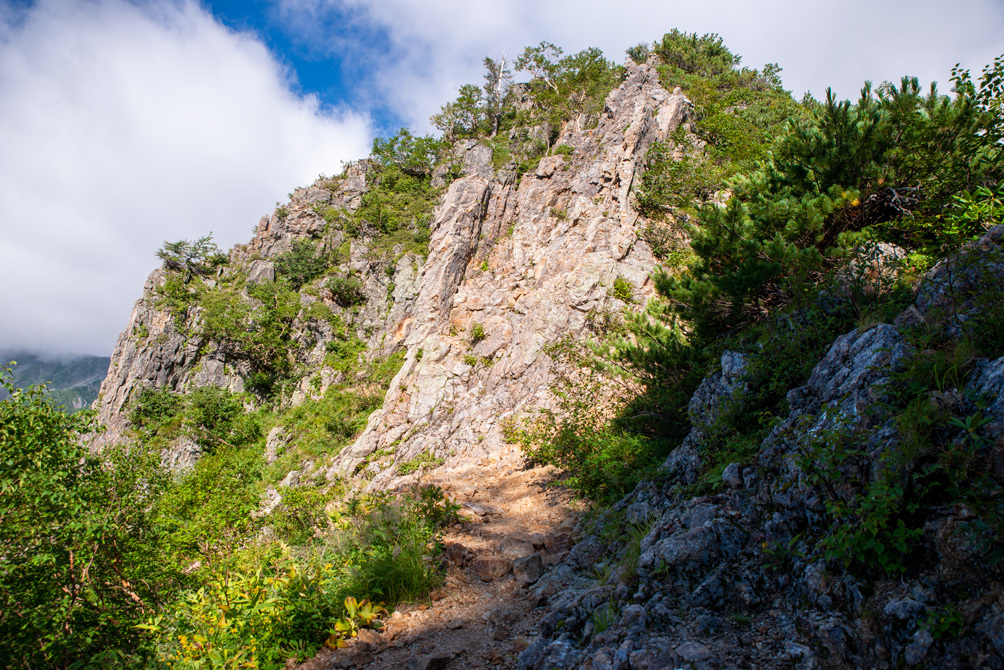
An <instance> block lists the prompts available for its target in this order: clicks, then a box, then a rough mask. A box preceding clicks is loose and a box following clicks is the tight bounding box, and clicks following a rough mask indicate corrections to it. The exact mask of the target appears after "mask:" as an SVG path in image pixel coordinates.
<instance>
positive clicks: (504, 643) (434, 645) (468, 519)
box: [298, 468, 581, 670]
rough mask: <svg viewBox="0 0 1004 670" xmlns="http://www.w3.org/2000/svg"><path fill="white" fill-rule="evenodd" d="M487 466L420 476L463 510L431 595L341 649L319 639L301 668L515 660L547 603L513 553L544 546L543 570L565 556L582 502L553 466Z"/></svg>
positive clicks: (490, 664)
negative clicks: (497, 469)
mask: <svg viewBox="0 0 1004 670" xmlns="http://www.w3.org/2000/svg"><path fill="white" fill-rule="evenodd" d="M486 470H487V469H485V470H479V471H477V472H476V473H470V472H468V473H463V474H462V475H453V476H444V475H439V476H434V477H430V478H429V479H428V480H426V481H424V482H423V483H430V484H436V485H438V486H441V487H442V488H443V489H444V490H445V491H446V493H447V494H448V495H449V496H450V497H451V498H453V499H454V500H456V501H457V502H458V503H461V504H463V505H464V507H463V508H462V510H461V514H462V515H463V516H464V519H465V520H464V523H462V524H456V525H454V526H453V527H452V528H450V529H449V530H448V532H447V533H446V537H445V539H446V543H447V551H446V553H445V559H446V561H447V564H448V570H447V574H446V578H445V580H444V582H443V585H442V586H441V587H440V588H439V589H436V590H435V591H433V593H432V594H431V598H430V600H429V601H427V602H419V603H409V604H405V605H402V606H400V607H399V608H398V610H397V611H396V612H394V614H393V615H392V616H391V618H390V619H389V620H388V621H387V623H386V625H385V626H384V628H383V629H382V630H381V631H380V632H374V631H363V632H362V633H361V634H360V638H359V639H357V640H355V641H354V642H353V643H352V644H351V645H350V646H349V647H347V648H345V649H341V650H338V651H332V650H330V649H322V650H321V651H320V652H319V653H318V654H317V656H315V657H314V658H312V659H310V660H309V661H307V662H305V663H303V664H301V665H300V666H299V668H298V670H328V669H329V668H366V669H367V670H385V669H386V670H390V669H397V668H403V669H406V670H411V669H414V670H433V669H435V668H449V669H452V668H456V669H458V670H459V669H461V668H463V669H465V670H478V669H482V668H484V669H489V668H491V669H497V668H512V667H515V665H516V662H515V660H516V656H518V655H519V652H520V651H522V650H523V649H524V648H525V647H526V645H527V643H528V639H529V637H530V636H531V635H533V634H534V633H535V627H536V622H537V620H538V618H539V617H538V616H536V615H533V614H531V612H532V611H533V610H534V609H535V608H536V607H537V606H538V605H540V604H541V603H538V602H537V600H536V598H534V597H533V596H532V595H531V594H530V593H529V592H528V591H527V588H526V586H525V579H526V577H525V575H527V569H526V568H523V569H520V565H517V571H516V572H518V573H519V576H517V574H514V570H513V569H512V563H513V560H514V559H517V564H520V563H521V562H520V561H518V559H519V558H521V557H523V556H526V555H531V554H533V553H539V555H540V556H541V559H542V564H543V566H544V570H547V569H548V568H549V567H551V566H553V565H555V564H557V563H558V562H560V560H561V559H562V558H563V557H564V555H565V553H566V552H567V551H568V550H569V549H570V548H571V546H572V538H571V531H572V528H573V527H574V525H575V523H576V521H577V519H578V516H579V514H580V512H581V506H580V505H578V504H576V502H575V501H573V500H572V498H571V496H570V495H569V494H568V492H567V491H565V490H564V489H561V488H559V487H554V486H550V485H549V484H550V482H552V481H553V478H554V472H553V471H552V470H550V469H547V468H535V469H527V470H509V471H508V472H505V473H499V474H494V473H491V474H489V472H490V471H486ZM529 562H530V563H531V564H532V563H533V562H534V561H533V559H530V561H529ZM529 572H533V567H532V565H531V566H530V570H529ZM502 573H504V574H502Z"/></svg>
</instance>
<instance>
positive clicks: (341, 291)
mask: <svg viewBox="0 0 1004 670" xmlns="http://www.w3.org/2000/svg"><path fill="white" fill-rule="evenodd" d="M327 287H328V290H329V291H331V297H332V298H333V299H334V301H335V302H337V303H338V304H339V305H340V306H342V307H355V306H357V305H363V304H365V303H366V294H365V293H363V283H362V282H361V281H360V280H359V278H358V277H355V276H352V275H349V276H347V277H332V278H331V279H329V280H328V283H327Z"/></svg>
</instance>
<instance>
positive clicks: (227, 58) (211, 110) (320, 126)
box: [0, 0, 372, 354]
mask: <svg viewBox="0 0 1004 670" xmlns="http://www.w3.org/2000/svg"><path fill="white" fill-rule="evenodd" d="M289 83H290V82H289V81H288V77H287V75H286V73H285V72H284V71H283V69H282V68H281V67H280V66H279V65H278V64H277V63H276V61H275V60H274V58H273V57H272V56H271V55H270V54H269V52H268V51H267V49H266V48H265V47H264V46H263V45H262V44H261V43H260V42H259V41H257V40H256V39H255V38H254V37H253V36H250V35H246V34H239V33H234V32H231V31H229V30H227V29H226V28H224V27H223V26H221V25H220V24H219V23H217V22H216V21H215V20H214V19H213V18H212V17H211V16H209V15H208V14H207V13H206V12H205V11H204V10H203V9H201V8H200V7H199V6H198V5H197V4H195V3H194V2H191V1H188V2H178V3H160V4H151V5H148V6H144V7H140V6H137V5H135V4H130V3H128V2H126V1H125V0H63V1H61V0H42V1H41V2H39V3H37V4H36V5H35V6H34V7H32V8H30V9H28V10H18V11H15V10H14V9H12V8H11V7H10V6H5V5H4V4H3V0H0V147H2V150H0V267H2V268H3V270H4V272H3V276H2V277H3V278H2V280H0V281H2V283H0V348H12V347H27V348H31V349H35V350H49V351H62V352H78V353H97V354H108V353H110V351H111V348H112V347H113V345H114V342H115V338H116V337H117V335H118V333H119V332H120V331H121V330H122V329H123V328H124V327H125V325H126V322H127V319H128V315H129V310H130V308H131V305H132V303H133V301H134V300H135V299H136V298H137V297H138V296H139V294H140V292H141V290H142V285H143V281H144V279H145V277H146V275H147V274H148V273H149V271H150V270H151V269H153V268H154V267H155V266H156V264H157V261H156V259H155V257H154V253H155V252H156V250H157V249H158V248H159V247H160V245H161V243H162V242H163V241H164V240H176V239H181V238H194V237H198V236H201V235H204V234H206V233H208V232H210V231H212V232H213V233H214V234H215V239H216V240H217V241H218V243H219V244H220V246H222V247H224V248H228V247H229V246H231V245H233V244H235V243H238V242H246V241H247V240H248V239H249V238H250V237H251V232H252V228H253V227H254V225H255V224H257V222H258V219H259V217H260V216H261V215H262V214H265V213H269V212H270V211H271V209H272V207H273V205H274V203H275V202H276V201H277V200H280V199H283V200H284V199H285V194H286V193H287V192H288V191H291V190H292V189H293V188H295V187H296V186H300V185H303V184H306V183H309V182H310V181H312V180H313V179H314V178H316V176H317V175H318V173H321V172H325V173H329V174H330V173H333V172H336V171H337V170H338V169H339V167H340V165H341V162H342V161H344V160H350V159H354V158H358V157H359V156H362V155H365V154H366V153H367V152H368V149H369V145H370V141H371V136H372V135H371V130H370V124H369V119H368V117H366V116H364V115H360V114H355V113H352V112H351V111H348V110H335V111H330V110H322V109H321V108H320V106H319V104H318V102H317V100H316V99H313V98H309V97H308V98H298V97H296V96H295V95H293V94H292V93H291V92H290V87H289Z"/></svg>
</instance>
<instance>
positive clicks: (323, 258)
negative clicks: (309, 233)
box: [275, 239, 335, 291]
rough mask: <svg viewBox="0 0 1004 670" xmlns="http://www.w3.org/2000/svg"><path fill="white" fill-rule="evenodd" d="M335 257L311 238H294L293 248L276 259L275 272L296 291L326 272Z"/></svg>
mask: <svg viewBox="0 0 1004 670" xmlns="http://www.w3.org/2000/svg"><path fill="white" fill-rule="evenodd" d="M334 260H335V259H333V258H332V257H331V254H326V253H324V252H323V250H319V249H318V246H317V244H316V243H314V242H311V241H310V240H304V239H296V240H293V248H292V249H290V250H289V251H287V252H286V253H284V254H281V255H280V256H278V257H276V259H275V273H276V275H278V276H281V277H285V278H286V280H287V281H288V282H289V287H290V288H291V289H293V290H294V291H296V290H299V288H300V287H301V286H303V285H304V284H307V283H309V282H311V281H313V280H314V279H316V278H317V277H320V276H321V275H322V274H324V271H325V270H327V269H328V267H329V266H330V265H331V264H332V262H333V261H334Z"/></svg>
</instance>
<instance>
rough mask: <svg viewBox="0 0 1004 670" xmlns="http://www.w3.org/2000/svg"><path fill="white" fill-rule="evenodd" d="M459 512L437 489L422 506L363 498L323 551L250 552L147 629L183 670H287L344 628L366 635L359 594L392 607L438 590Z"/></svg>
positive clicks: (407, 500)
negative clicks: (442, 558) (442, 557)
mask: <svg viewBox="0 0 1004 670" xmlns="http://www.w3.org/2000/svg"><path fill="white" fill-rule="evenodd" d="M455 510H456V506H455V505H453V504H452V503H450V502H449V500H447V499H446V498H445V496H443V494H442V491H440V490H439V489H435V488H434V487H430V488H428V489H423V490H421V491H420V492H419V493H418V495H417V496H415V497H407V496H402V497H400V498H397V499H392V498H390V497H389V496H387V495H375V496H366V497H361V498H355V499H353V500H351V501H349V503H348V504H347V505H345V506H344V507H342V508H340V509H339V510H336V511H334V512H333V513H332V521H333V527H331V528H328V529H327V530H326V532H325V535H324V537H323V539H322V541H320V542H317V543H315V544H313V545H312V546H310V547H308V548H306V549H305V550H304V551H301V552H297V553H293V552H290V551H288V549H282V548H280V547H279V546H278V545H271V546H269V547H265V548H258V549H254V548H249V549H247V550H244V554H243V555H240V556H237V557H236V558H235V560H234V561H232V562H231V563H230V564H227V565H226V566H219V567H214V568H212V569H211V570H210V571H209V572H208V573H207V574H205V575H204V577H203V579H202V580H201V582H200V583H201V586H200V588H198V589H196V590H192V591H189V592H187V593H186V594H184V596H183V597H182V598H180V599H178V600H177V601H175V602H174V603H173V604H172V605H170V607H169V608H168V610H167V611H166V613H165V614H164V615H162V616H151V617H150V618H149V619H148V620H147V621H146V623H145V624H143V626H142V627H143V628H144V629H145V630H146V631H148V633H149V634H150V636H151V637H152V639H153V640H155V641H156V643H157V646H158V647H159V655H160V660H161V661H165V662H168V663H171V664H173V666H174V667H180V668H196V667H205V666H206V665H209V666H210V667H242V666H243V667H258V668H263V669H278V668H282V667H284V666H285V664H286V661H287V660H288V659H289V658H291V657H293V658H298V659H302V658H304V657H305V656H306V655H308V654H310V653H313V652H314V651H315V650H316V649H317V646H318V645H320V644H321V643H322V642H324V641H325V640H326V639H328V640H331V634H332V631H339V629H338V628H336V626H337V624H338V623H339V622H341V623H342V624H343V628H344V627H345V621H346V619H351V620H352V621H351V624H350V628H351V625H352V624H354V625H355V626H357V627H358V626H359V622H360V619H361V618H360V616H359V615H360V613H364V612H365V610H360V607H359V603H358V602H357V597H358V596H359V595H360V594H367V595H368V596H369V597H370V599H371V600H372V599H374V598H380V600H381V601H382V602H383V603H384V604H386V605H387V606H391V607H392V606H393V605H395V604H396V603H398V602H400V601H401V600H403V599H408V598H415V597H419V596H422V595H424V594H426V593H428V591H429V589H431V588H432V587H434V586H435V585H436V584H438V583H439V580H440V579H441V575H440V572H439V570H438V568H437V567H436V564H435V562H434V561H431V560H429V559H431V558H432V557H433V556H434V555H435V554H437V553H438V552H439V551H440V550H441V547H442V543H441V541H440V539H439V532H440V528H441V527H442V526H443V525H445V524H446V523H450V522H452V521H453V519H455ZM245 565H247V566H251V567H250V568H246V567H244V566H245ZM353 594H355V595H353ZM369 613H370V614H373V613H378V610H376V607H371V608H370V609H369ZM362 619H364V620H365V619H368V620H369V622H370V623H372V622H373V621H374V619H375V617H370V616H367V617H363V618H362ZM339 632H340V631H339ZM339 637H341V635H335V640H332V641H333V642H334V643H335V644H337V639H338V638H339Z"/></svg>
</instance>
